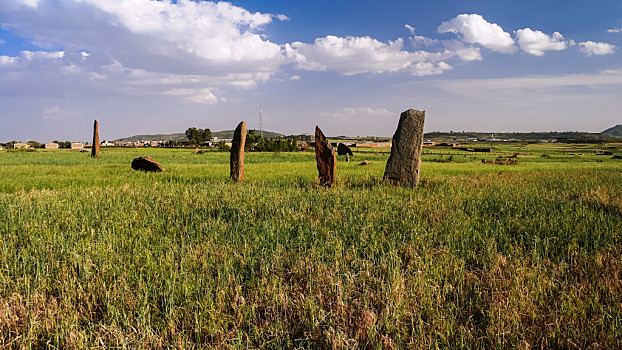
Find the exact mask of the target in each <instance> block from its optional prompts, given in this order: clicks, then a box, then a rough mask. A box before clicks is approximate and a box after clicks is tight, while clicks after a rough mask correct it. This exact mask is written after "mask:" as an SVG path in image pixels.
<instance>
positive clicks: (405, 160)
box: [384, 109, 425, 186]
mask: <svg viewBox="0 0 622 350" xmlns="http://www.w3.org/2000/svg"><path fill="white" fill-rule="evenodd" d="M424 120H425V111H417V110H414V109H409V110H407V111H405V112H403V113H402V114H401V115H400V121H399V124H398V125H397V130H395V134H393V141H392V144H391V156H389V160H388V161H387V166H386V168H385V170H384V180H385V181H389V182H392V183H396V184H406V185H410V186H417V184H418V183H419V168H420V167H421V147H422V146H423V122H424Z"/></svg>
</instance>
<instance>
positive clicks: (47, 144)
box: [45, 142, 58, 149]
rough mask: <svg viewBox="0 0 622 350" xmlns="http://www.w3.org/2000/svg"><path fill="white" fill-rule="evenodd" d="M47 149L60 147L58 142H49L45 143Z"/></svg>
mask: <svg viewBox="0 0 622 350" xmlns="http://www.w3.org/2000/svg"><path fill="white" fill-rule="evenodd" d="M45 149H58V143H56V142H49V143H46V144H45Z"/></svg>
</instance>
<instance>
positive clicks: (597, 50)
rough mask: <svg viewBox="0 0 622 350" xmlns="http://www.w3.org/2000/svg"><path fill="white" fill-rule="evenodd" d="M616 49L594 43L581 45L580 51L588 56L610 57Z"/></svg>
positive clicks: (612, 46) (604, 44)
mask: <svg viewBox="0 0 622 350" xmlns="http://www.w3.org/2000/svg"><path fill="white" fill-rule="evenodd" d="M615 48H616V47H615V45H611V44H607V43H600V42H593V41H584V42H582V43H579V50H580V51H581V52H583V53H584V54H586V55H587V56H592V55H609V54H612V53H614V52H615Z"/></svg>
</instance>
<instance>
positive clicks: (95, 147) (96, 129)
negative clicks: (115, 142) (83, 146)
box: [91, 119, 99, 157]
mask: <svg viewBox="0 0 622 350" xmlns="http://www.w3.org/2000/svg"><path fill="white" fill-rule="evenodd" d="M98 156H99V124H97V119H96V120H95V123H93V148H91V157H98Z"/></svg>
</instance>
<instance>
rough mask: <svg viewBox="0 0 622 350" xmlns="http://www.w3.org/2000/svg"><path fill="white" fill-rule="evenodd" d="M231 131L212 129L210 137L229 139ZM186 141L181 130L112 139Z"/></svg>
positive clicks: (267, 135) (273, 134) (274, 135)
mask: <svg viewBox="0 0 622 350" xmlns="http://www.w3.org/2000/svg"><path fill="white" fill-rule="evenodd" d="M233 131H234V130H221V131H214V132H212V137H217V138H219V139H231V138H233ZM257 133H259V131H257ZM263 135H264V137H265V138H268V139H271V138H278V137H282V136H283V135H282V134H279V133H277V132H273V131H264V132H263ZM168 140H171V141H188V139H187V138H186V134H185V133H183V132H181V133H176V134H154V135H147V134H145V135H134V136H128V137H122V138H120V139H117V140H114V141H130V142H134V141H168Z"/></svg>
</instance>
